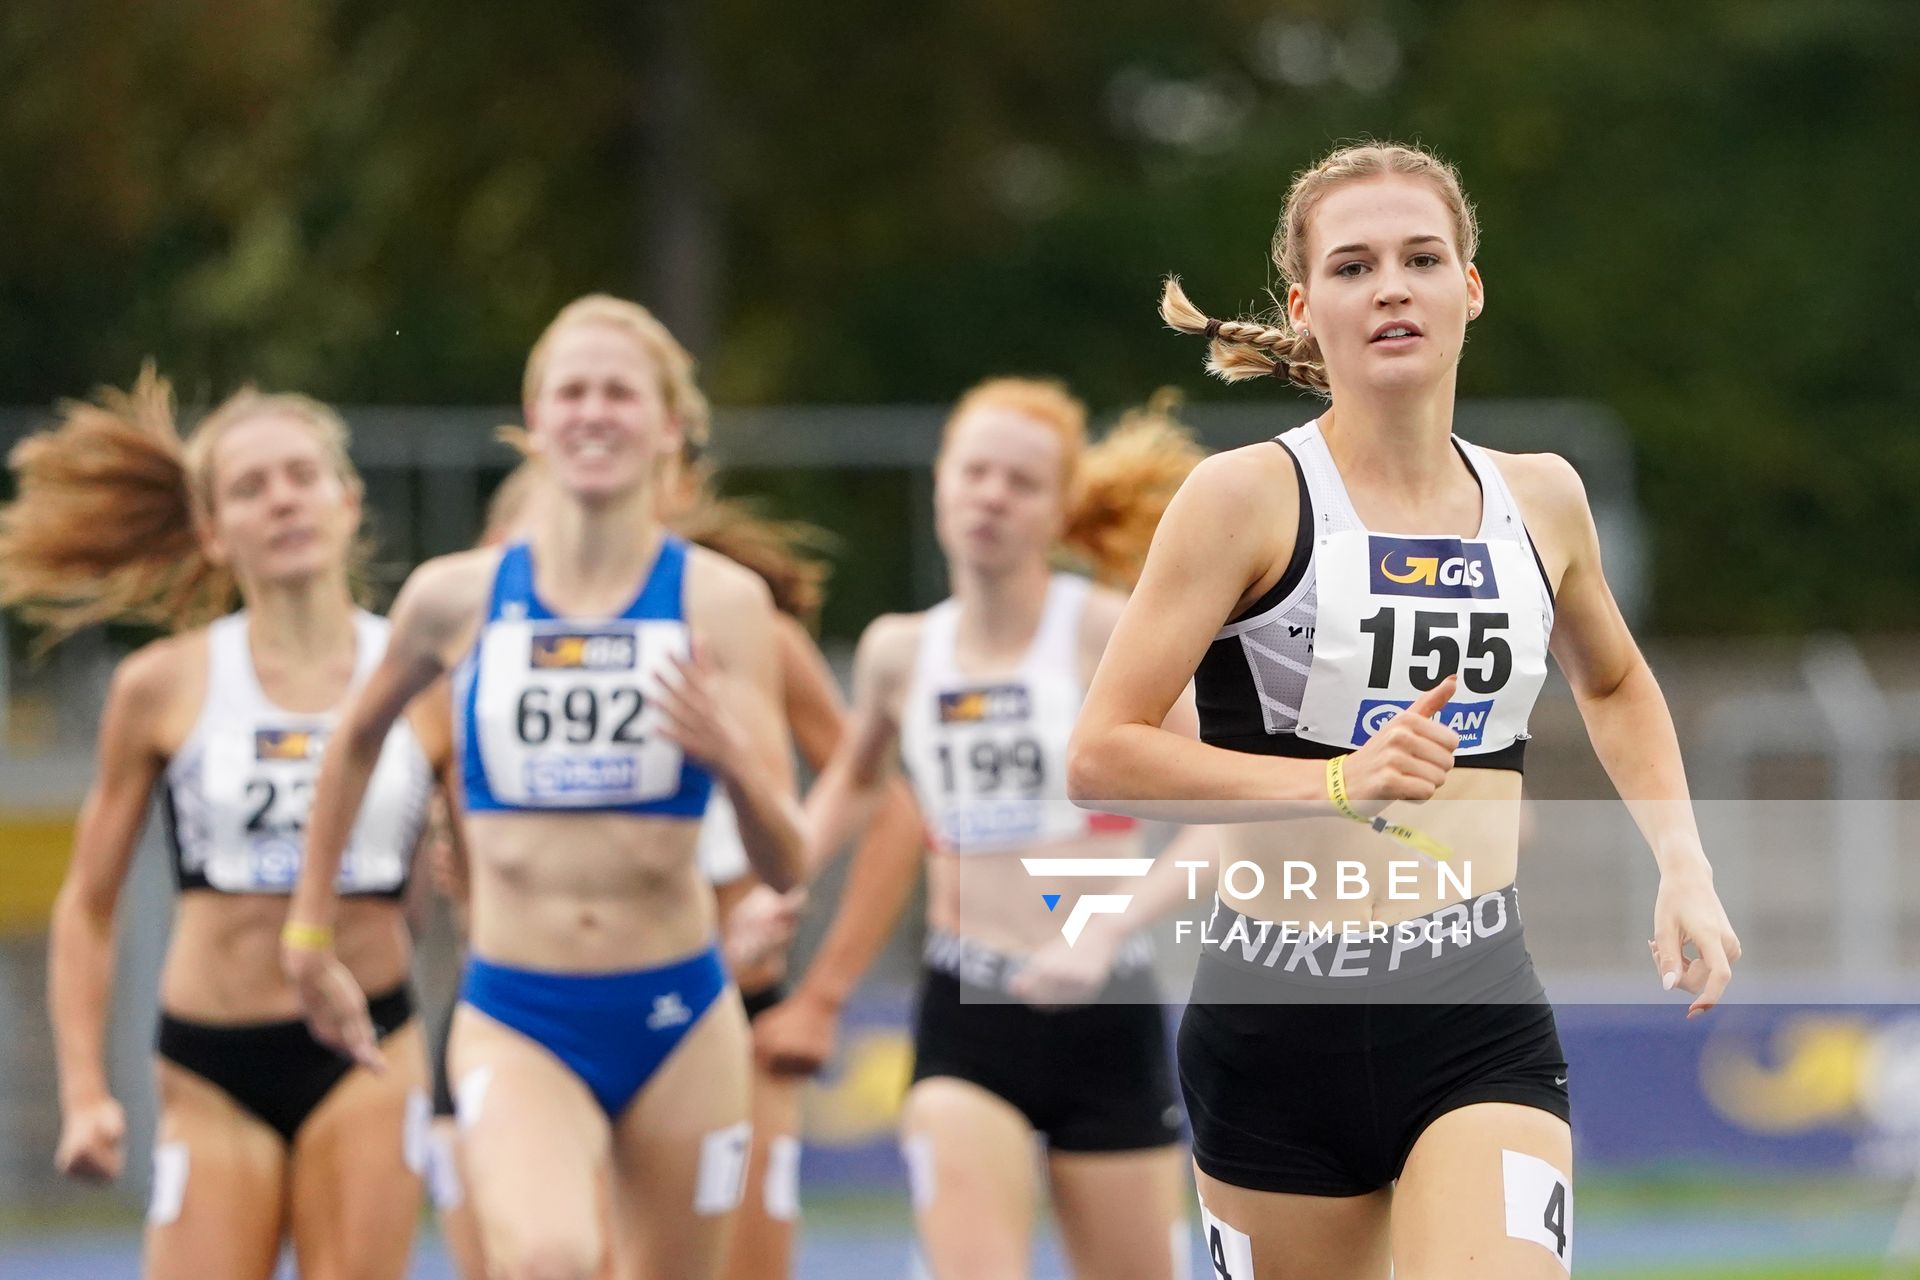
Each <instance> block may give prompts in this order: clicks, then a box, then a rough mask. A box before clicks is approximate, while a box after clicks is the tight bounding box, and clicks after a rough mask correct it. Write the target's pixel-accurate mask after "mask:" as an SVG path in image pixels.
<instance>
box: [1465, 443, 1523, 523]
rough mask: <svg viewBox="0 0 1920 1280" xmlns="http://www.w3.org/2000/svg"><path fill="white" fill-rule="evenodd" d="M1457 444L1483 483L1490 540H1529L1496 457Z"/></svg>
mask: <svg viewBox="0 0 1920 1280" xmlns="http://www.w3.org/2000/svg"><path fill="white" fill-rule="evenodd" d="M1453 439H1454V443H1455V444H1456V445H1458V446H1459V448H1460V453H1461V456H1462V457H1464V458H1466V460H1467V465H1468V466H1470V467H1472V468H1473V474H1474V475H1475V477H1476V478H1478V479H1479V481H1480V500H1481V502H1483V503H1484V504H1485V506H1486V511H1485V518H1484V519H1483V520H1482V521H1481V526H1482V528H1484V529H1485V531H1486V534H1487V536H1488V537H1490V538H1510V539H1512V540H1513V541H1515V542H1525V541H1526V540H1527V533H1526V526H1525V525H1524V524H1523V523H1521V519H1520V504H1519V503H1517V502H1515V501H1514V499H1513V490H1512V489H1510V488H1508V487H1507V478H1506V476H1504V475H1502V474H1501V471H1500V464H1499V463H1497V462H1495V461H1494V460H1493V455H1492V454H1490V453H1488V452H1487V451H1486V450H1485V449H1483V448H1481V447H1480V446H1479V445H1477V444H1474V443H1473V442H1472V441H1470V440H1462V439H1461V438H1460V437H1459V436H1455V437H1454V438H1453Z"/></svg>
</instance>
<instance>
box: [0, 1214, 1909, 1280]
mask: <svg viewBox="0 0 1920 1280" xmlns="http://www.w3.org/2000/svg"><path fill="white" fill-rule="evenodd" d="M1575 1222H1576V1235H1575V1253H1576V1257H1577V1264H1576V1265H1577V1270H1576V1274H1577V1275H1579V1276H1581V1277H1583V1278H1589V1277H1590V1278H1591V1280H1602V1277H1604V1276H1610V1275H1617V1276H1621V1277H1645V1278H1647V1280H1652V1278H1653V1277H1658V1276H1665V1275H1687V1276H1692V1277H1700V1278H1702V1280H1706V1278H1707V1277H1728V1278H1729V1280H1731V1278H1732V1277H1741V1276H1751V1277H1761V1276H1765V1277H1768V1278H1769V1280H1789V1278H1792V1280H1843V1278H1848V1277H1855V1276H1859V1277H1868V1276H1876V1275H1879V1274H1881V1272H1880V1262H1879V1260H1880V1259H1881V1258H1883V1257H1884V1252H1885V1248H1886V1244H1887V1241H1888V1238H1889V1236H1890V1235H1891V1233H1892V1230H1893V1219H1892V1216H1891V1214H1890V1213H1889V1212H1887V1211H1885V1210H1884V1209H1878V1208H1877V1209H1876V1210H1874V1211H1871V1212H1869V1211H1860V1212H1853V1213H1841V1214H1834V1213H1824V1214H1821V1215H1819V1216H1817V1217H1795V1216H1793V1215H1790V1214H1789V1215H1783V1214H1780V1213H1777V1212H1769V1213H1767V1214H1764V1215H1758V1214H1743V1213H1741V1212H1739V1211H1738V1210H1737V1209H1731V1208H1726V1207H1720V1208H1717V1209H1716V1211H1715V1212H1713V1213H1711V1214H1707V1213H1700V1212H1686V1213H1673V1214H1665V1213H1662V1214H1651V1213H1649V1214H1608V1215H1606V1216H1604V1217H1602V1216H1598V1215H1596V1216H1595V1217H1594V1218H1593V1219H1592V1220H1590V1221H1584V1222H1583V1221H1581V1220H1579V1219H1578V1218H1576V1219H1575ZM1191 1243H1192V1249H1193V1272H1192V1274H1193V1277H1194V1280H1206V1278H1207V1277H1208V1276H1209V1275H1210V1274H1211V1273H1212V1270H1213V1268H1212V1266H1211V1264H1209V1263H1208V1262H1207V1261H1206V1259H1205V1257H1204V1255H1203V1254H1202V1252H1201V1249H1200V1242H1199V1237H1198V1235H1197V1233H1196V1234H1194V1235H1193V1236H1192V1237H1191ZM138 1274H139V1242H138V1238H137V1236H135V1235H134V1234H133V1233H131V1232H125V1233H120V1232H104V1231H96V1232H90V1233H72V1234H63V1235H57V1236H40V1237H37V1238H33V1239H27V1238H23V1237H21V1236H12V1237H8V1238H0V1280H116V1278H118V1277H128V1278H129V1280H131V1278H132V1277H135V1276H137V1275H138ZM1066 1274H1067V1273H1066V1271H1065V1268H1064V1266H1063V1264H1062V1263H1061V1260H1060V1255H1059V1251H1058V1249H1057V1248H1056V1247H1055V1244H1054V1241H1053V1239H1052V1238H1051V1236H1046V1237H1043V1238H1042V1239H1041V1241H1040V1242H1039V1245H1038V1246H1037V1247H1036V1249H1035V1267H1034V1271H1033V1280H1065V1277H1066ZM1901 1274H1906V1273H1905V1272H1902V1273H1901ZM914 1275H915V1271H914V1267H913V1264H912V1243H911V1240H910V1239H909V1237H908V1236H907V1234H906V1233H905V1232H904V1231H903V1230H901V1229H900V1228H899V1227H897V1226H894V1225H871V1226H869V1225H861V1226H853V1225H848V1224H833V1223H825V1222H823V1223H817V1224H814V1225H813V1226H812V1227H811V1228H809V1229H808V1230H807V1231H805V1233H804V1234H803V1237H802V1244H801V1252H800V1263H799V1266H798V1267H797V1268H796V1270H795V1276H796V1280H909V1278H910V1277H913V1276H914ZM281 1276H282V1280H294V1273H293V1269H292V1268H291V1266H287V1267H284V1268H283V1269H282V1272H281ZM410 1280H454V1275H453V1271H452V1270H451V1268H450V1267H449V1266H448V1264H447V1260H446V1255H445V1253H444V1252H443V1251H442V1250H441V1248H440V1245H439V1241H438V1240H437V1239H436V1238H435V1237H434V1236H432V1235H431V1234H430V1233H423V1235H422V1239H421V1243H420V1246H419V1248H418V1250H417V1251H416V1253H415V1257H414V1265H413V1269H412V1272H411V1276H410Z"/></svg>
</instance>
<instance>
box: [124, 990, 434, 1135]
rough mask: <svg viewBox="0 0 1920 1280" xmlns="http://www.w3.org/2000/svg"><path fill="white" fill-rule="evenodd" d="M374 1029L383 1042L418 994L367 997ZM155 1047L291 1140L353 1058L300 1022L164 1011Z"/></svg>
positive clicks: (404, 1017)
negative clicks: (211, 1018) (213, 1018)
mask: <svg viewBox="0 0 1920 1280" xmlns="http://www.w3.org/2000/svg"><path fill="white" fill-rule="evenodd" d="M367 1012H368V1014H370V1015H371V1016H372V1018H373V1029H374V1033H375V1034H376V1035H377V1036H378V1037H379V1038H380V1039H382V1040H384V1039H386V1038H387V1037H388V1036H390V1035H392V1034H393V1033H394V1032H395V1031H397V1030H399V1029H400V1028H401V1027H402V1026H404V1025H405V1024H406V1022H407V1020H408V1019H409V1018H411V1017H412V1016H413V997H412V995H410V994H409V993H408V991H407V988H406V987H405V986H404V985H403V986H399V987H395V988H394V989H393V990H392V991H389V992H387V993H385V994H384V995H380V996H375V997H373V998H371V999H369V1000H368V1001H367ZM156 1048H157V1049H158V1050H159V1053H160V1056H161V1057H162V1058H165V1059H166V1060H167V1061H168V1062H171V1063H173V1064H174V1065H175V1066H179V1067H184V1068H185V1069H187V1070H188V1071H191V1072H193V1074H195V1075H197V1076H199V1077H200V1078H201V1079H203V1080H205V1081H207V1082H208V1083H209V1084H212V1085H214V1086H216V1087H217V1088H219V1089H220V1091H221V1092H222V1093H225V1094H226V1095H227V1096H228V1097H230V1098H232V1099H233V1100H234V1101H235V1102H237V1103H239V1104H240V1106H241V1107H242V1108H243V1109H245V1110H246V1111H248V1112H250V1113H251V1114H252V1115H254V1116H255V1117H257V1118H258V1119H259V1120H261V1121H262V1122H263V1123H265V1124H266V1125H267V1127H269V1128H270V1129H272V1130H273V1131H274V1132H275V1133H277V1134H279V1135H280V1137H281V1138H282V1139H283V1140H285V1141H286V1142H287V1143H289V1144H291V1143H292V1142H293V1139H294V1135H295V1134H297V1133H299V1131H300V1126H301V1125H303V1124H305V1123H306V1120H307V1117H308V1116H310V1115H312V1114H313V1112H314V1109H315V1108H316V1107H318V1106H319V1105H320V1104H321V1102H323V1101H324V1100H325V1099H326V1096H327V1095H328V1094H329V1093H331V1092H332V1091H333V1087H334V1086H335V1085H337V1084H339V1083H340V1081H341V1080H343V1079H345V1078H346V1075H347V1073H348V1072H349V1071H352V1070H353V1060H352V1059H351V1058H348V1057H346V1056H344V1055H342V1054H338V1053H335V1052H334V1051H333V1050H332V1049H329V1048H327V1047H326V1046H325V1045H323V1044H321V1043H320V1042H319V1041H318V1040H315V1039H314V1038H313V1036H312V1034H311V1033H310V1032H308V1030H307V1024H306V1023H304V1022H302V1021H300V1020H299V1019H297V1018H295V1019H289V1020H287V1021H280V1022H240V1023H211V1022H193V1021H189V1020H188V1019H186V1018H176V1017H174V1016H173V1015H172V1014H169V1013H166V1012H162V1013H161V1015H160V1032H159V1036H158V1037H157V1044H156Z"/></svg>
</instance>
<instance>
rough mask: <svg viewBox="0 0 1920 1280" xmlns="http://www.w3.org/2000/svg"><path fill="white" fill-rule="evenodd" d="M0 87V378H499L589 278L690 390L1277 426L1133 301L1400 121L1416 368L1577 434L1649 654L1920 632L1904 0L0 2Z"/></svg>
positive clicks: (1268, 217)
mask: <svg viewBox="0 0 1920 1280" xmlns="http://www.w3.org/2000/svg"><path fill="white" fill-rule="evenodd" d="M672 23H677V24H678V25H671V24H672ZM670 73H671V74H670ZM0 76H4V77H5V79H6V83H7V84H8V86H9V89H8V93H7V94H6V95H5V97H4V99H0V174H3V175H5V177H4V180H0V402H4V401H12V402H24V403H45V402H46V401H48V400H49V399H51V398H52V397H54V396H56V395H61V394H74V393H77V392H81V391H84V390H85V389H86V388H88V387H89V386H91V385H92V384H94V383H96V382H99V381H103V380H107V379H124V378H126V377H128V376H129V375H130V374H131V372H132V370H133V369H134V367H135V365H136V363H137V361H138V360H139V358H140V357H141V356H142V355H144V354H146V353H149V352H152V353H154V354H156V355H157V356H158V357H159V358H160V359H161V360H162V362H163V364H164V365H165V366H166V367H167V368H169V369H171V370H173V371H174V372H175V373H176V374H177V375H179V376H180V377H181V380H182V382H183V386H184V388H185V390H186V391H187V392H188V393H189V395H190V396H198V397H200V398H210V397H211V396H213V395H216V394H218V393H220V392H223V391H224V390H226V389H227V388H228V387H229V386H231V385H232V384H233V383H234V382H236V381H238V380H240V379H242V378H246V377H252V378H257V379H260V380H261V381H264V382H266V383H269V384H272V385H282V386H289V385H290V386H300V387H302V388H305V389H308V390H311V391H314V392H316V393H317V394H321V395H323V396H328V397H332V398H335V399H340V400H350V401H414V402H433V401H459V402H475V401H479V402H488V403H498V402H501V401H504V400H508V399H510V398H512V397H513V396H514V395H515V394H516V392H517V386H518V378H519V370H520V365H521V361H522V360H523V359H524V353H525V350H526V347H527V344H528V343H529V341H530V340H531V338H532V337H533V336H534V334H536V333H537V332H538V330H539V328H540V326H541V325H542V323H544V321H545V320H546V318H547V317H549V316H550V315H551V314H552V312H553V311H554V310H555V309H557V307H558V306H559V305H560V304H561V303H563V302H564V301H565V300H567V299H568V298H570V297H572V296H574V295H575V294H578V293H580V292H583V291H585V290H587V289H589V288H612V289H615V290H619V291H623V292H632V293H638V294H640V295H641V296H643V297H645V298H649V299H651V300H655V301H657V302H659V301H663V300H664V305H663V309H664V310H666V311H667V313H668V315H669V318H670V319H671V320H673V321H674V322H675V323H676V325H680V326H682V328H683V331H685V332H689V333H691V334H693V335H695V337H696V340H698V338H699V336H700V335H702V334H710V335H711V337H710V340H708V341H705V342H703V343H701V345H702V347H703V352H702V354H703V356H704V357H705V362H706V370H707V379H708V381H709V384H710V386H711V389H712V390H713V392H714V394H715V397H716V399H718V400H719V401H720V402H722V403H728V402H733V403H743V402H745V403H771V402H781V401H812V402H870V401H887V400H913V401H929V400H942V399H945V398H947V397H950V396H952V395H953V394H954V393H955V392H957V391H958V390H960V389H961V388H963V387H964V386H966V385H968V384H969V383H971V382H973V381H974V380H975V379H976V378H978V377H979V376H981V375H983V374H985V373H988V372H997V371H1046V372H1054V373H1059V374H1062V375H1064V376H1066V377H1068V378H1069V379H1070V380H1071V381H1072V382H1073V384H1074V385H1075V386H1076V387H1078V388H1080V389H1081V390H1082V391H1083V392H1084V393H1085V394H1087V395H1088V396H1089V397H1090V398H1091V399H1092V400H1094V401H1095V402H1096V403H1099V404H1102V405H1104V406H1107V407H1117V406H1119V405H1121V404H1123V403H1129V402H1133V401H1137V400H1139V399H1140V398H1142V397H1143V396H1144V395H1145V394H1146V393H1147V392H1149V391H1150V390H1151V389H1152V388H1153V387H1154V386H1156V385H1158V384H1160V383H1162V382H1174V383H1177V384H1180V385H1182V386H1184V387H1186V388H1187V389H1188V390H1189V391H1190V392H1192V393H1194V394H1196V395H1203V396H1232V397H1235V398H1239V399H1245V398H1247V397H1250V396H1252V397H1259V396H1263V395H1266V396H1272V398H1273V399H1274V402H1275V405H1276V426H1278V425H1281V424H1282V423H1284V422H1285V421H1286V420H1287V419H1288V418H1290V417H1291V416H1292V413H1291V411H1290V410H1283V409H1282V408H1281V405H1282V404H1283V403H1284V402H1283V400H1282V399H1281V397H1279V396H1277V395H1274V393H1272V392H1265V391H1260V390H1249V389H1246V388H1233V389H1226V388H1219V387H1209V386H1206V385H1203V382H1202V378H1201V375H1200V371H1199V351H1198V346H1197V344H1195V343H1193V342H1191V341H1188V340H1183V339H1180V338H1178V337H1175V336H1174V335H1171V334H1168V333H1166V332H1165V331H1164V330H1163V329H1161V327H1160V326H1159V324H1158V321H1157V320H1156V319H1155V317H1154V315H1153V297H1154V292H1155V288H1156V284H1157V281H1158V279H1159V277H1160V276H1161V275H1163V274H1164V273H1166V272H1169V271H1178V272H1180V273H1182V274H1183V275H1184V277H1185V278H1186V280H1187V283H1188V285H1189V287H1190V289H1191V291H1192V292H1193V294H1194V296H1195V298H1196V299H1197V300H1199V301H1200V302H1202V304H1203V305H1205V306H1207V307H1209V308H1211V309H1213V310H1215V311H1216V312H1224V311H1227V310H1230V309H1232V308H1234V307H1236V306H1254V307H1258V306H1264V305H1265V298H1264V296H1263V293H1264V290H1265V289H1266V288H1267V287H1269V285H1271V284H1272V279H1271V267H1270V266H1269V264H1268V263H1267V261H1266V257H1265V250H1266V244H1267V240H1268V237H1269V236H1270V234H1271V231H1272V224H1273V220H1274V218H1275V216H1276V214H1277V212H1278V209H1279V204H1280V200H1281V196H1282V194H1283V193H1284V190H1285V187H1286V184H1287V182H1288V179H1289V177H1290V175H1291V174H1292V173H1293V172H1294V171H1295V170H1297V169H1298V168H1300V167H1301V166H1303V165H1305V164H1306V163H1308V162H1310V161H1311V160H1312V159H1314V158H1315V157H1316V156H1317V155H1318V154H1319V153H1321V152H1323V151H1324V150H1325V149H1326V148H1327V147H1328V146H1329V145H1330V144H1331V143H1332V142H1334V141H1337V140H1340V139H1345V138H1351V137H1355V136H1361V135H1374V136H1381V137H1394V138H1416V139H1419V140H1421V141H1424V142H1426V143H1428V144H1429V145H1432V146H1434V147H1436V148H1437V149H1439V150H1440V151H1442V152H1443V153H1445V154H1447V155H1448V156H1449V157H1451V158H1452V159H1454V160H1455V161H1456V162H1457V163H1458V164H1459V165H1460V167H1461V169H1462V170H1463V172H1464V174H1465V176H1466V179H1467V184H1468V187H1469V190H1470V191H1471V192H1472V194H1473V196H1474V198H1475V200H1476V201H1477V203H1478V205H1479V208H1480V212H1481V216H1482V220H1483V224H1484V228H1485V241H1484V247H1483V250H1482V252H1481V254H1480V259H1479V265H1480V267H1481V270H1482V271H1483V273H1484V274H1485V276H1486V279H1487V282H1488V289H1489V302H1488V311H1487V314H1486V315H1485V316H1484V317H1483V318H1482V320H1481V321H1480V322H1479V323H1478V324H1477V325H1476V327H1475V331H1474V335H1473V340H1472V343H1471V346H1470V348H1469V353H1468V357H1467V359H1466V362H1465V364H1464V367H1463V371H1462V380H1461V392H1462V394H1463V395H1467V396H1476V397H1496V396H1555V397H1581V398H1589V399H1593V400H1596V401H1600V402H1602V403H1605V404H1607V405H1610V406H1611V407H1613V408H1614V409H1615V410H1616V411H1617V412H1618V413H1619V414H1620V415H1621V416H1622V418H1623V419H1624V420H1625V421H1626V422H1627V424H1628V427H1629V429H1630V430H1631V432H1632V434H1633V436H1634V439H1635V442H1636V444H1637V446H1638V451H1639V456H1640V459H1641V469H1642V475H1641V480H1642V498H1643V501H1644V503H1645V505H1646V509H1647V512H1648V514H1649V516H1650V519H1651V523H1652V531H1653V535H1654V536H1653V550H1654V553H1655V556H1654V568H1655V575H1656V578H1655V620H1656V624H1657V625H1658V626H1659V627H1661V628H1662V629H1665V630H1670V631H1686V632H1711V631H1751V630H1773V631H1783V632H1793V631H1801V630H1808V629H1814V628H1820V627H1850V628H1908V627H1913V626H1915V625H1916V624H1920V591H1915V590H1914V589H1913V588H1914V586H1915V582H1914V575H1913V572H1912V570H1911V569H1910V568H1909V566H1911V565H1913V564H1915V563H1920V521H1916V520H1914V519H1913V518H1912V517H1911V515H1910V514H1909V511H1910V508H1911V500H1910V497H1909V495H1910V494H1911V492H1912V491H1913V490H1914V489H1915V487H1916V485H1920V446H1916V444H1915V443H1914V441H1913V438H1912V432H1911V430H1910V419H1911V418H1912V410H1913V408H1914V407H1915V405H1916V404H1920V362H1916V361H1915V360H1913V359H1911V358H1909V355H1908V351H1907V347H1908V345H1909V342H1910V338H1909V336H1908V335H1909V334H1910V333H1911V332H1912V330H1913V328H1914V322H1915V319H1916V316H1915V311H1916V309H1917V308H1920V277H1916V273H1915V272H1914V270H1913V267H1912V265H1911V262H1912V257H1911V254H1910V252H1909V251H1908V250H1909V246H1908V244H1907V241H1908V238H1909V236H1910V234H1911V232H1912V231H1913V230H1914V229H1915V219H1914V216H1913V212H1912V211H1913V210H1914V208H1915V207H1916V204H1917V203H1920V190H1917V189H1916V188H1917V187H1920V179H1917V178H1916V176H1915V170H1914V166H1913V165H1912V164H1911V163H1910V152H1911V148H1912V140H1913V138H1914V136H1915V125H1916V114H1917V113H1920V94H1917V92H1916V88H1915V86H1916V85H1920V6H1913V5H1904V4H1888V3H1875V2H1873V0H1829V3H1826V4H1821V5H1811V4H1805V3H1801V2H1800V0H1698V2H1696V3H1691V4H1684V5H1674V4H1670V3H1665V2H1664V0H1615V2H1614V3H1609V4H1605V5H1594V4H1588V3H1582V2H1580V0H1546V2H1541V0H1452V2H1449V3H1416V2H1415V0H1353V2H1351V3H1342V4H1335V3H1332V0H1325V2H1324V3H1322V2H1319V0H1293V2H1292V3H1281V2H1278V0H1273V2H1268V3H1254V2H1253V0H1214V2H1212V3H1202V4H1195V5H1170V4H1165V3H1159V2H1156V0H1118V2H1109V3H1102V4H1093V3H1091V2H1089V0H1074V2H1066V0H1062V2H1060V3H1052V4H1033V3H1031V0H966V2H964V3H962V2H959V0H944V2H940V0H936V2H933V3H927V4H920V5H904V6H903V5H899V4H897V3H888V2H883V0H827V2H826V3H821V4H815V5H809V6H802V7H799V8H795V7H792V6H778V5H770V4H766V3H764V2H758V3H756V2H751V0H706V3H703V4H701V5H697V6H686V7H684V8H675V7H674V6H671V5H669V4H667V3H665V0H660V2H657V3H654V4H651V5H641V6H636V7H633V9H632V11H631V12H629V9H628V7H625V6H607V5H598V4H589V3H584V2H583V0H549V2H548V3H545V4H541V5H538V6H529V5H515V4H483V5H477V6H476V5H472V4H458V5H456V4H454V3H452V2H451V0H413V2H412V3H409V4H407V5H402V6H393V5H382V4H373V3H369V2H368V0H331V2H329V0H254V2H253V3H250V4H246V5H236V4H231V3H224V2H222V0H169V2H168V3H163V4H154V3H146V2H144V0H73V2H72V3H68V4H63V5H9V6H5V7H4V8H0ZM663 141H664V142H665V143H666V144H667V145H666V146H665V148H664V149H663V146H662V143H663ZM663 156H665V157H666V158H664V159H663ZM689 228H692V230H689ZM689 290H691V292H692V293H693V294H694V295H695V296H698V297H701V298H705V299H709V300H710V303H711V308H712V310H713V313H714V315H713V319H712V323H711V324H709V323H707V321H706V320H705V319H704V318H703V317H701V316H698V315H694V314H692V313H691V312H689V311H688V310H687V309H686V305H685V301H684V299H685V296H686V294H687V292H688V291H689ZM786 496H787V497H788V498H789V499H791V501H790V502H785V501H783V502H782V503H781V506H782V507H783V508H784V509H786V510H788V511H789V512H791V513H793V514H802V515H806V514H813V512H814V510H817V509H821V508H824V506H825V505H826V500H825V499H824V498H823V497H822V496H821V495H820V494H818V493H817V492H816V491H815V490H813V489H812V488H810V487H809V486H808V485H805V484H801V485H799V486H798V487H796V488H794V490H793V492H792V493H791V494H788V495H786ZM876 510H877V509H876Z"/></svg>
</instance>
